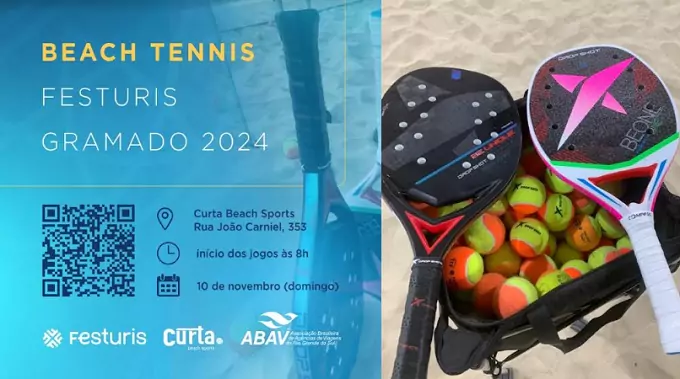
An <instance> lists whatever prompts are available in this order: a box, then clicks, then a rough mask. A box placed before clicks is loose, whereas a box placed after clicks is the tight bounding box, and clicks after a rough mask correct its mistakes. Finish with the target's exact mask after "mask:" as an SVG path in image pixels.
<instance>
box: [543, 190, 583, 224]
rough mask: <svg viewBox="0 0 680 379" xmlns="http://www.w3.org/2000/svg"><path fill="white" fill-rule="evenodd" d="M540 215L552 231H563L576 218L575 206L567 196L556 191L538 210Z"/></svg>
mask: <svg viewBox="0 0 680 379" xmlns="http://www.w3.org/2000/svg"><path fill="white" fill-rule="evenodd" d="M538 217H539V219H541V221H543V222H544V223H545V226H547V227H548V230H550V231H551V232H561V231H564V230H566V229H567V227H569V224H570V223H571V221H572V220H573V219H574V206H573V205H572V204H571V200H569V198H568V197H567V196H565V195H562V194H560V193H554V194H552V195H550V196H548V199H547V200H546V201H545V204H543V206H542V207H541V208H540V209H539V210H538Z"/></svg>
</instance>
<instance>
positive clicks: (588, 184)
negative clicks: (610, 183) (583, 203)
mask: <svg viewBox="0 0 680 379" xmlns="http://www.w3.org/2000/svg"><path fill="white" fill-rule="evenodd" d="M578 181H579V183H581V184H582V185H583V186H584V187H588V188H590V189H591V190H593V192H597V194H598V195H600V196H602V197H603V198H604V199H605V200H607V202H608V203H609V204H610V205H611V206H612V207H613V208H616V209H621V201H620V200H619V199H616V198H612V197H611V196H610V195H609V194H608V193H607V192H606V191H603V190H602V189H601V188H600V187H598V186H596V185H594V184H593V183H591V182H590V181H589V180H588V179H579V180H578Z"/></svg>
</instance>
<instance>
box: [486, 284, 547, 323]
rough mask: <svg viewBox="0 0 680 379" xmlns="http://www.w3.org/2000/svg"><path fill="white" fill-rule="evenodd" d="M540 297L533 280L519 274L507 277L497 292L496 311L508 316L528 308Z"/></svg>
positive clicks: (497, 314)
mask: <svg viewBox="0 0 680 379" xmlns="http://www.w3.org/2000/svg"><path fill="white" fill-rule="evenodd" d="M537 299H538V291H537V290H536V287H534V285H533V284H531V282H529V281H528V280H526V279H524V278H520V277H519V276H513V277H512V278H509V279H507V280H506V281H505V282H504V283H503V284H502V285H501V287H500V288H499V289H498V291H497V292H496V298H495V299H494V313H495V314H496V316H498V317H500V318H506V317H510V316H512V315H514V314H515V313H517V312H519V311H521V310H522V309H524V308H526V307H527V306H528V305H529V304H531V303H533V302H534V301H536V300H537Z"/></svg>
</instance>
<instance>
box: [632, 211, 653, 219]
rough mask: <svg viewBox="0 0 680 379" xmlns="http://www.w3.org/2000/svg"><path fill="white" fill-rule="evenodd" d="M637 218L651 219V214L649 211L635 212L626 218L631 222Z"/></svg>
mask: <svg viewBox="0 0 680 379" xmlns="http://www.w3.org/2000/svg"><path fill="white" fill-rule="evenodd" d="M638 217H652V212H650V211H643V212H636V213H633V214H631V215H630V216H628V221H633V220H635V219H636V218H638Z"/></svg>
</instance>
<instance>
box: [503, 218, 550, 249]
mask: <svg viewBox="0 0 680 379" xmlns="http://www.w3.org/2000/svg"><path fill="white" fill-rule="evenodd" d="M549 239H550V232H548V229H547V228H546V227H545V225H543V223H542V222H540V221H538V220H537V219H535V218H531V217H527V218H525V219H522V220H521V221H519V222H518V223H517V224H515V226H513V227H512V229H510V246H512V248H513V250H515V252H517V254H519V255H520V256H521V257H523V258H533V257H535V256H537V255H540V254H541V253H543V252H544V251H545V248H546V246H547V245H548V242H549Z"/></svg>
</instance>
